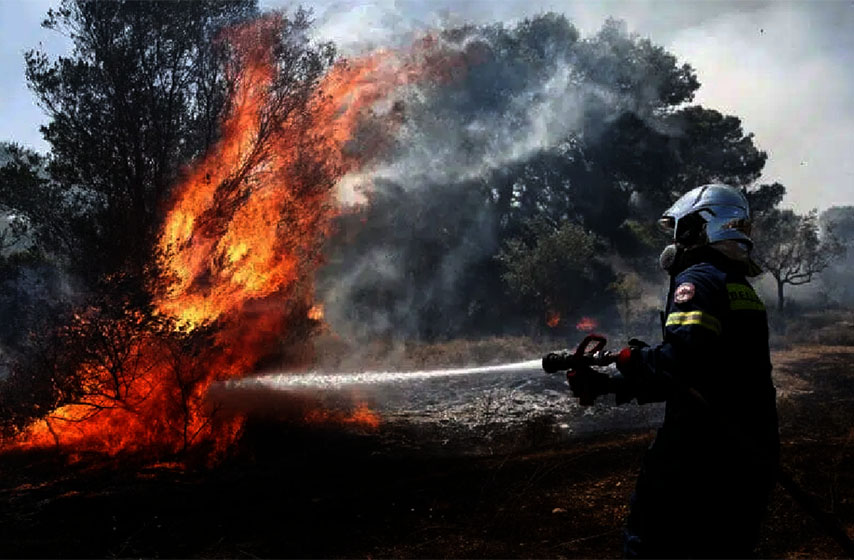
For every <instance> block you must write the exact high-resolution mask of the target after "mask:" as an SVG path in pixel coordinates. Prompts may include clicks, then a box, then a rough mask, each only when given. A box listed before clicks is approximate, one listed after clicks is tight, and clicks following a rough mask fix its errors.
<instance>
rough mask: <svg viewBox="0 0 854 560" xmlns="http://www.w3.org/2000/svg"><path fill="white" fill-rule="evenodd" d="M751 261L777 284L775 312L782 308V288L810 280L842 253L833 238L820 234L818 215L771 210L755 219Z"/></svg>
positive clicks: (815, 213) (814, 213)
mask: <svg viewBox="0 0 854 560" xmlns="http://www.w3.org/2000/svg"><path fill="white" fill-rule="evenodd" d="M753 238H754V243H755V247H756V248H755V249H754V251H753V255H754V258H755V259H756V261H757V263H758V264H759V265H760V266H761V267H762V268H763V269H764V270H765V271H767V272H768V273H769V274H770V275H771V276H772V277H773V278H774V280H775V282H776V283H777V309H778V310H779V311H783V308H784V301H785V300H784V296H783V290H784V287H785V286H786V285H787V284H788V285H791V286H800V285H803V284H807V283H809V282H811V281H812V280H813V278H814V277H815V275H816V274H818V273H820V272H822V271H823V270H825V269H826V268H827V267H828V266H830V264H831V263H832V262H833V261H834V259H836V258H838V257H839V256H840V255H841V254H842V253H843V251H844V249H843V247H842V245H841V244H840V243H839V241H838V240H837V239H836V238H835V237H834V236H833V235H830V234H828V235H825V236H820V235H819V228H818V214H817V212H816V211H815V210H813V211H812V212H809V213H807V214H803V215H801V214H796V213H795V212H793V211H792V210H779V209H773V210H770V211H767V212H765V214H764V215H763V216H762V217H761V218H760V219H759V220H757V222H756V224H755V232H754V235H753Z"/></svg>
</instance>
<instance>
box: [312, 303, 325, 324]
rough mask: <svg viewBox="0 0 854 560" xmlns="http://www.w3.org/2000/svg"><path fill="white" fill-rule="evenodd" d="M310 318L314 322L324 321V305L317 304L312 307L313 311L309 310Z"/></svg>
mask: <svg viewBox="0 0 854 560" xmlns="http://www.w3.org/2000/svg"><path fill="white" fill-rule="evenodd" d="M308 318H309V319H311V320H312V321H322V320H323V304H322V303H315V304H314V305H312V306H311V309H309V310H308Z"/></svg>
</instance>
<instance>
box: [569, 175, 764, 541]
mask: <svg viewBox="0 0 854 560" xmlns="http://www.w3.org/2000/svg"><path fill="white" fill-rule="evenodd" d="M749 220H750V213H749V208H748V203H747V199H746V198H745V196H744V194H743V193H742V191H741V190H739V189H736V188H733V187H730V186H727V185H720V184H713V185H704V186H701V187H697V188H695V189H693V190H691V191H690V192H688V193H687V194H685V195H684V196H682V197H681V198H680V199H679V200H677V201H676V203H675V204H674V205H673V206H672V207H671V208H670V209H668V210H667V211H666V212H665V213H664V215H663V216H662V218H661V221H660V223H661V225H662V226H663V227H664V229H665V230H666V231H667V232H669V233H670V234H671V235H672V244H671V245H669V246H668V247H667V248H666V249H665V250H664V252H663V253H662V257H661V265H662V267H663V268H664V269H665V270H667V272H668V273H669V275H670V290H669V293H668V296H667V307H666V314H665V315H664V317H665V320H664V326H663V333H664V340H663V342H662V343H661V344H659V345H657V346H648V345H646V344H645V343H643V342H639V341H637V340H632V341H630V342H629V346H628V347H627V348H624V349H623V350H621V351H620V352H619V354H618V356H617V368H618V369H619V372H620V374H618V375H616V376H613V377H611V378H609V380H608V383H607V384H602V385H601V386H602V387H607V389H603V390H602V391H601V392H600V394H601V393H603V392H605V391H607V392H615V393H617V400H618V402H626V401H628V400H631V399H637V402H638V403H639V404H644V403H651V402H661V401H664V402H665V403H666V405H665V414H664V422H663V424H662V426H661V428H660V429H659V430H658V433H657V434H656V437H655V441H654V442H653V443H652V445H651V446H650V447H649V449H648V451H647V453H646V455H645V457H644V461H643V466H642V468H641V472H640V475H639V477H638V481H637V485H636V488H635V492H634V494H633V495H632V500H631V508H630V514H629V518H628V522H627V526H626V529H625V533H624V555H625V556H627V557H633V558H641V557H654V558H663V557H680V558H688V557H714V558H722V557H738V558H743V557H750V556H752V555H753V551H754V548H755V546H756V543H757V540H758V533H759V528H760V524H761V521H762V518H763V516H764V513H765V509H766V506H767V502H768V498H769V494H770V492H771V490H772V489H773V487H774V481H775V475H776V468H777V463H778V455H779V435H778V430H777V410H776V391H775V388H774V385H773V383H772V381H771V360H770V353H769V349H768V321H767V316H766V312H765V306H764V305H763V303H762V301H761V300H760V298H759V297H758V296H757V295H756V292H755V291H754V290H753V288H752V287H751V286H750V284H749V283H748V281H747V277H748V276H752V275H756V274H757V273H758V272H759V270H758V267H757V266H756V265H755V264H754V263H753V261H752V260H751V259H750V250H751V248H752V246H753V242H752V241H751V239H750V221H749ZM601 375H606V374H604V373H602V374H601ZM576 396H579V395H578V394H576ZM587 396H588V397H589V396H591V395H587ZM594 396H595V395H594Z"/></svg>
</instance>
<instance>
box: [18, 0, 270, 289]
mask: <svg viewBox="0 0 854 560" xmlns="http://www.w3.org/2000/svg"><path fill="white" fill-rule="evenodd" d="M255 13H256V7H255V3H254V1H253V0H239V1H236V2H232V1H225V0H207V1H204V2H131V1H125V0H121V1H116V2H97V1H89V0H63V2H62V3H61V4H60V6H59V7H58V8H56V9H51V10H50V11H49V12H48V15H47V18H46V19H45V21H44V23H43V25H44V27H46V28H48V29H54V30H56V31H59V32H61V33H64V34H66V35H67V36H68V37H69V38H70V39H71V40H72V42H73V44H74V50H73V51H72V53H71V55H70V56H60V57H58V58H56V59H55V60H51V58H50V57H49V56H48V55H47V54H46V53H45V52H42V51H38V50H33V51H29V52H27V53H26V57H25V58H26V64H27V71H26V77H27V81H28V83H29V86H30V89H31V90H32V91H33V93H34V94H35V96H36V99H37V100H38V103H39V106H40V107H41V108H42V109H43V110H44V111H45V112H46V113H47V115H48V117H49V119H50V122H49V123H48V124H47V125H46V126H43V127H42V133H43V135H44V138H45V140H46V141H47V142H48V143H49V144H50V147H51V157H50V160H49V165H48V168H49V171H50V176H51V179H52V180H53V181H55V182H56V184H57V185H58V189H59V191H60V196H61V197H62V198H63V200H62V202H63V203H71V201H72V199H73V200H74V201H75V203H74V208H75V209H77V210H78V211H83V210H85V212H84V214H85V219H78V220H72V221H71V223H70V224H68V226H66V228H65V231H63V232H62V237H63V238H64V241H65V246H64V247H63V249H64V251H63V252H62V254H61V256H62V257H64V258H65V260H66V263H67V264H68V265H69V267H70V268H71V269H72V270H73V271H74V272H75V273H76V274H78V275H80V276H81V277H84V278H87V279H89V281H90V282H91V281H94V280H97V279H98V278H100V277H102V276H103V275H105V274H110V273H113V272H115V271H117V270H120V269H122V268H125V267H130V269H132V270H136V271H137V272H138V271H139V270H141V269H142V267H144V266H145V264H146V263H147V258H148V256H149V253H148V249H149V247H150V236H151V235H152V234H153V228H154V226H155V224H156V221H157V218H158V214H157V212H158V204H159V203H161V202H162V201H163V200H164V198H165V197H166V196H167V195H168V189H169V186H170V185H171V184H172V182H173V181H174V180H175V178H176V176H177V175H178V173H179V172H180V170H181V166H182V165H183V164H185V163H186V162H187V161H189V159H190V158H192V157H194V156H196V155H198V154H200V153H202V152H203V151H204V150H205V149H206V148H207V147H208V146H210V145H211V144H212V143H213V142H214V141H215V140H216V137H217V126H218V123H219V119H220V117H221V114H222V113H223V111H225V110H227V107H226V103H227V101H226V100H227V91H228V87H229V86H228V82H227V80H226V77H225V75H224V67H225V62H226V61H227V59H228V49H227V45H225V44H223V43H222V42H221V41H220V40H219V38H218V37H219V32H220V30H221V29H222V27H223V26H224V25H226V24H228V23H232V22H235V21H238V20H242V19H246V18H248V17H250V16H252V15H254V14H255ZM58 223H60V224H64V223H66V222H65V221H64V220H60V221H59V222H58ZM41 225H43V226H45V227H47V226H46V220H45V221H43V222H42V224H41ZM93 255H98V258H97V259H93V258H92V256H93Z"/></svg>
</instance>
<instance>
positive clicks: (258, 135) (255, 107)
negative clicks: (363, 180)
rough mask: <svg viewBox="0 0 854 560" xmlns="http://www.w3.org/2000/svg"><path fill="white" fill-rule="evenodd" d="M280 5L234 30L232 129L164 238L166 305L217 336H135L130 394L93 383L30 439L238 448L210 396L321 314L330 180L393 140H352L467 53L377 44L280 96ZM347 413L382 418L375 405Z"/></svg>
mask: <svg viewBox="0 0 854 560" xmlns="http://www.w3.org/2000/svg"><path fill="white" fill-rule="evenodd" d="M281 17H282V16H281V15H272V16H267V17H264V18H262V19H259V20H257V21H254V22H252V23H249V24H244V25H242V26H239V27H237V28H234V29H232V30H230V32H229V33H228V34H227V36H226V39H227V40H228V42H229V44H230V46H231V47H232V48H233V49H234V52H235V59H234V60H235V63H234V65H233V67H232V68H230V71H231V72H232V75H231V76H230V77H231V79H232V83H233V84H234V85H235V87H234V90H233V93H232V97H231V99H230V105H229V106H230V111H229V112H228V114H227V115H226V116H225V118H224V120H223V123H222V127H221V133H222V135H221V140H220V141H219V142H218V143H217V144H216V145H215V146H214V147H213V148H212V149H211V150H210V151H209V152H208V153H207V154H206V155H205V156H204V157H202V158H201V159H200V160H199V161H197V162H196V163H194V164H193V165H192V166H191V167H190V168H189V170H188V171H187V173H186V174H185V177H184V178H183V180H182V181H180V182H179V183H178V184H177V185H176V186H175V187H174V189H173V194H172V198H171V202H170V206H169V209H168V211H167V212H166V216H165V220H164V223H163V226H162V230H161V232H160V235H159V238H158V243H157V248H156V255H157V256H156V262H157V269H158V270H159V271H160V272H159V273H158V276H157V278H155V279H153V280H152V289H153V293H154V295H155V298H154V304H155V310H156V313H157V314H158V315H159V316H160V317H163V318H165V319H168V320H169V321H171V323H170V324H174V325H176V327H177V328H178V331H177V333H178V334H180V336H182V337H187V336H191V335H192V334H193V333H196V332H202V331H210V332H212V333H213V334H212V335H211V336H212V338H211V344H210V345H209V347H207V348H206V349H205V350H204V351H202V352H201V355H198V354H197V355H186V354H185V353H183V352H182V348H181V347H180V345H179V346H178V347H176V346H175V345H174V344H172V345H170V342H169V339H168V337H166V338H165V339H161V338H158V337H156V336H144V337H140V338H139V339H138V340H131V341H130V342H129V343H128V345H129V348H128V351H129V352H132V353H133V354H134V355H136V356H137V357H138V359H137V360H136V361H135V362H134V364H135V365H134V367H135V368H137V369H135V370H134V371H133V374H132V375H129V376H127V380H128V381H127V383H123V385H122V387H121V388H120V390H119V391H118V393H116V394H105V395H99V394H98V393H99V391H98V390H96V391H92V394H91V395H89V396H87V399H86V401H85V402H81V403H76V404H72V405H66V406H63V407H61V408H59V409H58V410H55V411H54V412H53V413H52V414H51V415H50V416H49V417H48V418H47V419H46V420H43V421H40V422H37V423H36V424H34V425H32V426H31V427H30V428H29V429H28V430H26V432H25V433H23V434H22V437H21V438H20V442H19V444H20V445H22V446H33V445H52V444H60V445H65V446H69V447H73V448H74V449H76V450H95V451H99V452H108V453H117V452H120V451H126V450H137V449H141V448H145V447H150V446H152V445H159V446H162V447H165V448H167V449H171V450H180V449H181V448H183V447H186V446H187V445H188V444H193V443H195V442H200V441H208V442H210V441H215V443H216V446H218V447H219V448H222V447H223V446H227V445H228V443H229V442H230V441H232V440H233V438H234V437H236V436H237V434H238V433H239V431H240V427H241V421H240V419H231V420H229V421H220V422H213V421H212V416H211V414H210V411H209V410H208V409H207V408H206V407H205V406H204V396H205V393H206V391H207V389H208V387H209V386H210V384H211V383H212V382H214V381H217V380H222V379H226V378H231V377H235V376H242V375H246V374H247V373H250V372H252V371H253V370H254V368H256V367H257V365H258V362H259V360H260V359H262V358H263V357H265V356H267V355H269V354H270V353H271V352H275V350H276V347H277V345H278V344H281V341H282V340H283V337H284V336H286V335H287V333H288V329H289V328H291V326H292V323H293V322H294V321H296V320H297V318H299V317H303V318H306V317H310V318H311V319H314V320H317V319H319V318H321V317H322V307H319V306H314V307H313V301H312V299H313V286H312V276H313V272H314V271H315V269H316V267H317V266H318V265H319V264H320V263H321V256H320V246H321V242H322V240H323V238H324V236H326V235H327V234H328V233H329V231H330V221H331V218H332V217H333V216H334V214H335V212H336V209H335V204H334V200H333V195H332V188H331V187H332V186H333V185H334V184H335V181H336V180H337V179H339V178H341V177H342V176H343V175H344V174H345V173H347V172H348V171H352V170H356V169H359V168H360V167H361V166H363V165H365V164H366V163H367V162H368V161H370V159H371V158H372V157H374V156H375V155H376V153H377V152H378V151H379V150H380V149H381V148H382V145H383V142H384V141H383V139H382V138H374V141H373V142H372V143H371V144H370V145H362V146H359V147H358V149H355V150H354V149H352V148H351V147H348V146H347V144H348V142H351V139H352V138H353V137H354V133H355V132H356V130H357V127H358V126H359V124H360V122H362V120H363V119H364V118H366V117H367V116H370V117H371V118H374V119H377V118H379V117H377V115H376V114H374V113H375V111H374V110H373V108H374V107H375V106H376V105H377V104H378V102H380V101H386V102H388V101H391V100H392V98H393V95H394V94H395V92H397V91H398V90H399V89H400V88H401V87H402V86H405V85H407V84H409V83H412V82H413V81H416V80H442V79H448V77H449V76H451V75H452V74H454V73H455V72H458V69H459V67H460V64H461V59H460V57H459V56H456V55H454V54H453V53H448V52H445V53H444V54H443V53H442V51H441V49H439V47H438V44H437V42H436V41H435V40H433V39H431V38H427V39H424V40H422V41H420V42H418V43H417V44H416V46H415V48H413V49H411V50H410V51H407V52H405V53H404V52H396V51H379V52H375V53H373V54H371V55H369V56H366V57H364V58H361V59H357V60H351V61H348V62H346V63H339V64H337V65H335V66H333V67H332V68H331V69H330V71H329V72H328V73H327V74H326V75H325V76H324V78H323V79H322V80H321V81H320V83H319V84H315V86H316V87H315V90H314V93H313V94H312V96H311V97H310V99H309V100H308V101H307V102H304V103H302V104H301V103H300V100H299V99H295V98H289V97H287V96H285V97H281V96H279V97H277V95H278V94H277V92H276V89H275V87H274V84H275V83H276V79H277V77H278V76H277V67H276V65H275V64H274V60H273V54H272V53H273V51H274V45H275V40H276V33H277V32H280V28H281V19H280V18H281ZM294 95H296V94H294ZM386 104H387V105H389V103H386ZM390 105H392V106H394V103H390ZM391 113H393V111H392V112H391ZM382 122H383V123H384V125H385V126H384V128H383V130H385V131H386V134H391V133H393V132H394V127H395V126H396V125H397V124H399V119H397V118H396V117H395V115H394V114H390V115H389V118H387V119H385V120H384V121H382ZM381 128H382V127H381ZM121 321H130V322H131V323H133V322H134V321H133V320H132V319H129V318H124V319H122V320H121ZM121 321H119V322H121ZM110 328H112V327H110ZM176 336H177V335H176ZM103 362H104V361H103V360H92V363H88V364H86V365H85V367H86V368H90V369H91V371H88V370H87V372H86V374H87V379H90V380H91V384H92V386H93V387H95V388H96V389H97V388H99V387H100V386H101V385H99V384H107V385H109V382H110V379H111V376H112V378H115V371H114V370H113V369H111V368H110V366H109V364H105V363H103ZM125 373H126V372H125ZM326 417H329V415H324V413H317V414H316V415H315V416H313V417H311V418H310V420H312V421H317V420H319V419H323V418H326ZM336 419H337V420H338V421H343V422H346V423H351V422H356V423H358V422H361V423H364V424H365V425H368V426H376V424H377V423H378V418H377V417H376V415H374V414H373V413H371V412H370V410H368V409H366V408H365V407H360V408H359V409H358V410H357V411H356V413H354V414H353V415H352V416H349V417H347V418H346V419H343V420H342V419H341V418H337V417H336Z"/></svg>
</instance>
